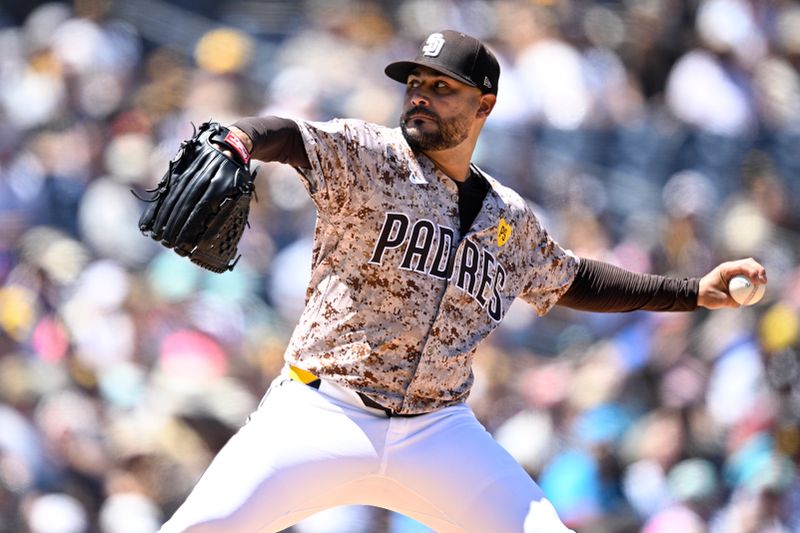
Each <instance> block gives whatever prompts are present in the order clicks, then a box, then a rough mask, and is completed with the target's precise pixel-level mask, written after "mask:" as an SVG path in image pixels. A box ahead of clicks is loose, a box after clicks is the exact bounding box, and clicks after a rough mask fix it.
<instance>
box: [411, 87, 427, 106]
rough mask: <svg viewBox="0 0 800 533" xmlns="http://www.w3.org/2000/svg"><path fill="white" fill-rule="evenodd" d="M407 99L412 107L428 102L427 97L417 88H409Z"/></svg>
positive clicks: (424, 104) (425, 104)
mask: <svg viewBox="0 0 800 533" xmlns="http://www.w3.org/2000/svg"><path fill="white" fill-rule="evenodd" d="M408 99H409V102H411V105H412V106H414V107H427V106H428V105H429V104H430V100H429V99H428V97H427V96H426V95H425V94H424V93H423V92H422V91H421V90H420V89H419V88H416V89H411V90H410V91H409V95H408Z"/></svg>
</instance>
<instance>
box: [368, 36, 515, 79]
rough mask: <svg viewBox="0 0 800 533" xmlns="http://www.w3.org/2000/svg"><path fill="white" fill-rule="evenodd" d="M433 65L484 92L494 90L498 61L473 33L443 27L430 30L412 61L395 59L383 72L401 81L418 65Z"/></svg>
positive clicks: (498, 68) (429, 66) (497, 75)
mask: <svg viewBox="0 0 800 533" xmlns="http://www.w3.org/2000/svg"><path fill="white" fill-rule="evenodd" d="M419 66H423V67H428V68H432V69H433V70H435V71H437V72H441V73H442V74H445V75H447V76H450V77H451V78H454V79H456V80H458V81H460V82H463V83H466V84H467V85H472V86H473V87H477V88H478V89H480V90H481V92H483V93H491V94H497V83H498V81H499V79H500V64H499V63H498V62H497V58H496V57H495V56H494V54H493V53H492V52H491V51H490V50H489V49H488V48H487V47H486V45H485V44H483V43H482V42H481V41H480V40H478V39H476V38H475V37H470V36H469V35H466V34H464V33H461V32H457V31H453V30H444V31H439V32H436V33H431V34H430V35H428V38H427V39H425V42H424V43H422V46H421V47H420V49H419V53H418V54H417V57H416V58H415V59H414V60H413V61H396V62H394V63H391V64H389V65H388V66H387V67H386V69H385V70H384V72H385V73H386V75H387V76H389V77H390V78H392V79H393V80H395V81H399V82H400V83H406V81H407V80H408V75H409V74H411V72H412V71H413V70H414V69H415V68H417V67H419Z"/></svg>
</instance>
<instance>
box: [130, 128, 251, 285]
mask: <svg viewBox="0 0 800 533" xmlns="http://www.w3.org/2000/svg"><path fill="white" fill-rule="evenodd" d="M220 146H221V147H223V149H224V148H228V149H229V150H230V152H231V153H232V154H234V155H233V157H228V155H226V154H224V153H223V152H222V151H221V148H220ZM237 155H238V158H236V156H237ZM254 178H255V172H252V173H251V172H250V154H249V153H248V152H247V150H246V149H245V147H244V145H243V144H242V142H241V140H239V138H238V137H236V136H235V135H234V134H233V133H232V132H231V131H230V130H229V129H228V128H225V127H224V126H222V125H220V124H219V123H216V122H205V123H203V124H201V125H200V127H199V128H196V129H195V131H194V134H193V135H192V137H191V138H190V139H187V140H185V141H183V142H182V143H181V146H180V149H179V150H178V153H177V154H176V155H175V157H174V158H173V159H172V161H170V163H169V168H168V169H167V172H166V173H165V174H164V177H163V178H161V181H160V182H159V183H158V185H157V186H156V188H154V189H149V190H148V191H147V192H148V193H150V194H151V197H150V198H141V197H139V198H140V199H141V200H144V201H146V202H149V203H150V205H149V206H147V208H146V209H145V211H144V213H142V216H141V218H140V219H139V229H140V230H141V231H142V233H144V234H145V235H148V234H149V235H150V236H151V237H152V238H153V239H155V240H157V241H160V242H161V244H163V245H164V246H166V247H167V248H172V249H174V250H175V252H176V253H178V254H179V255H182V256H188V257H189V259H190V260H191V261H192V262H193V263H195V264H197V265H199V266H201V267H203V268H205V269H208V270H210V271H212V272H218V273H219V272H225V271H226V270H233V267H234V266H236V263H237V262H238V261H239V257H240V256H237V253H236V250H237V245H238V244H239V240H240V239H241V238H242V233H243V232H244V227H245V225H247V215H248V213H249V212H250V198H251V197H252V196H253V195H254V194H255V188H254V186H253V179H254ZM134 194H135V193H134ZM137 197H138V195H137Z"/></svg>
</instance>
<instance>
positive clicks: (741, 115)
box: [0, 0, 800, 533]
mask: <svg viewBox="0 0 800 533" xmlns="http://www.w3.org/2000/svg"><path fill="white" fill-rule="evenodd" d="M443 28H455V29H460V30H462V31H465V32H468V33H471V34H473V35H476V36H479V37H482V38H484V39H486V40H487V42H489V43H490V44H491V46H492V47H493V49H494V50H495V51H496V52H497V54H498V56H499V57H500V60H501V63H502V69H503V73H502V76H501V80H500V94H499V103H498V106H497V108H496V110H495V112H494V113H493V115H492V117H491V118H490V120H489V121H488V123H487V126H486V129H485V133H484V136H483V138H482V141H481V143H480V144H479V146H478V150H477V153H476V162H477V163H478V164H479V165H481V166H482V167H483V168H484V169H486V170H487V171H488V172H490V173H492V174H493V175H494V176H496V177H497V178H498V179H500V180H501V181H503V182H505V183H507V184H509V185H511V186H513V187H515V188H517V189H518V190H519V191H520V192H521V193H522V194H523V195H524V196H525V197H526V198H528V199H529V200H530V201H531V203H532V204H534V205H535V207H536V209H537V212H538V213H539V214H540V215H541V217H542V219H543V220H544V223H545V225H546V227H547V228H548V229H549V230H550V232H551V233H552V234H553V235H554V236H555V237H556V239H557V240H558V241H559V242H560V243H562V245H564V246H565V247H567V248H571V249H572V250H574V251H575V252H576V253H578V254H580V255H583V256H587V257H593V258H600V259H604V260H606V261H610V262H613V263H616V264H619V265H621V266H624V267H627V268H630V269H634V270H639V271H650V272H656V273H673V274H678V275H686V276H697V275H702V274H703V273H705V272H706V271H707V270H708V269H709V268H711V267H712V266H714V265H715V264H716V263H718V262H720V261H724V260H730V259H737V258H742V257H747V256H753V257H756V258H757V259H758V260H759V261H761V262H762V263H763V264H764V265H765V266H766V267H767V269H768V273H769V277H770V284H769V288H768V290H767V296H766V297H765V300H764V301H763V302H762V303H761V304H760V305H758V306H755V307H751V308H745V309H739V310H725V311H716V312H713V313H709V312H704V311H698V312H696V313H688V314H686V313H676V314H655V313H644V312H641V313H628V314H613V315H612V314H610V315H601V314H590V313H578V312H574V311H570V310H566V309H561V308H556V309H555V310H554V311H552V312H551V313H550V314H549V315H548V316H546V317H544V318H536V317H535V315H534V313H533V311H532V310H530V309H527V308H525V307H524V306H519V307H518V306H517V305H516V304H515V306H514V307H513V308H512V310H511V312H510V314H509V316H508V318H507V320H506V321H505V323H504V324H503V325H502V326H501V327H500V329H499V330H498V331H497V332H496V333H495V334H494V335H493V336H492V337H491V338H490V340H489V342H488V343H487V344H485V345H484V346H483V347H482V349H481V351H480V354H479V356H478V358H477V362H476V368H475V372H476V375H477V383H476V388H475V390H474V392H473V394H472V396H471V398H470V402H471V404H472V405H473V407H474V409H475V411H476V413H477V414H478V415H479V417H480V419H481V420H482V421H483V422H484V423H485V425H486V427H487V429H489V430H490V431H491V432H492V433H493V434H494V435H495V436H496V438H497V439H498V440H499V441H500V442H501V443H502V444H503V446H505V447H506V448H507V449H508V450H509V451H511V453H512V454H513V455H514V456H515V457H517V459H518V460H519V461H520V462H521V463H522V464H523V465H524V466H525V467H526V468H527V469H528V470H529V471H530V473H531V474H532V475H533V476H534V477H535V478H536V479H537V480H538V481H539V482H540V484H541V485H542V487H543V489H544V490H545V492H546V493H547V494H548V495H549V497H550V499H551V500H552V501H553V503H554V505H555V506H556V508H557V509H558V511H559V513H560V514H561V516H562V517H563V519H564V520H565V521H566V522H567V523H568V524H569V525H571V526H572V527H574V528H576V529H577V530H578V531H582V532H583V531H586V532H595V533H599V532H609V533H610V532H633V531H644V532H645V533H662V532H667V531H669V532H674V531H680V532H681V533H700V532H709V533H745V532H747V533H767V532H769V533H778V532H781V533H782V532H797V531H800V476H798V464H800V429H798V428H799V427H800V425H799V424H798V422H799V421H800V359H798V357H799V356H798V346H799V344H798V343H799V342H800V341H799V338H800V335H799V332H800V269H798V268H797V255H798V252H799V251H800V234H799V233H798V232H800V210H799V209H798V208H800V142H798V141H800V71H799V70H798V68H799V67H800V5H798V4H797V3H796V2H793V1H786V0H774V1H765V0H687V1H680V0H606V1H603V2H589V1H586V0H535V1H533V0H532V1H523V0H519V1H511V0H497V1H489V0H441V1H437V2H427V1H421V0H405V1H384V2H379V1H360V0H324V1H323V0H318V1H308V0H307V1H300V0H296V1H295V0H283V1H270V2H266V1H265V2H256V1H245V0H240V1H232V2H210V1H205V0H198V1H190V0H173V1H165V0H127V1H125V0H117V1H113V2H111V1H103V0H74V2H50V3H42V2H26V1H24V0H23V1H22V2H10V3H9V2H2V3H0V50H2V54H0V121H2V128H0V532H3V533H5V532H20V531H31V532H35V533H78V532H84V531H91V532H103V533H147V532H152V531H155V530H156V529H157V527H158V525H159V523H160V521H161V520H163V519H164V518H165V517H167V516H168V515H169V514H170V513H171V512H172V511H173V510H174V509H175V507H176V506H177V505H178V504H179V503H180V502H181V501H182V499H183V498H184V497H185V495H186V493H187V491H188V490H189V489H190V488H191V486H192V485H193V483H194V481H195V480H196V479H197V477H198V476H199V475H200V473H201V472H202V471H203V469H204V467H205V466H206V465H207V463H208V461H209V460H210V458H211V457H212V456H213V455H214V453H215V452H216V451H217V450H218V449H219V447H220V446H221V445H222V444H223V443H224V442H225V440H226V439H227V438H228V437H229V436H230V435H231V434H232V433H233V432H234V431H236V429H237V428H238V427H239V426H240V425H241V424H242V423H243V421H244V420H245V418H246V417H247V414H248V413H249V412H250V411H251V410H252V409H253V408H254V407H255V405H256V404H257V402H258V399H259V397H260V396H261V394H263V392H264V391H265V388H266V385H267V384H268V383H269V381H270V380H271V379H272V377H274V376H275V375H276V373H277V371H278V369H279V367H280V366H281V362H282V361H281V357H282V351H283V347H284V345H285V342H286V341H287V339H288V336H289V334H290V332H291V328H292V326H293V323H294V320H295V319H296V318H297V316H298V314H299V311H300V308H301V306H302V302H303V296H304V290H305V283H306V280H307V278H308V270H309V262H310V242H309V238H310V234H311V230H312V228H313V224H314V211H313V208H312V205H311V204H310V202H309V201H308V199H307V197H306V194H305V191H304V189H303V188H302V186H300V185H299V181H298V180H297V179H296V178H295V176H294V173H293V171H292V170H291V169H289V168H284V167H281V166H279V165H275V164H264V165H262V168H261V169H260V173H259V177H258V179H257V185H258V189H259V201H258V203H255V204H254V205H253V210H252V213H251V218H250V224H251V227H250V229H249V230H248V231H247V232H246V233H245V237H244V240H243V243H242V249H241V251H242V254H243V257H242V260H241V261H240V263H239V265H238V266H237V268H236V270H235V271H233V272H229V273H226V274H224V275H215V274H210V273H206V272H204V271H202V270H200V269H199V268H197V267H195V266H193V265H191V264H190V263H189V262H188V261H186V260H185V259H182V258H179V257H178V256H177V255H175V254H174V253H172V252H170V251H167V250H165V249H163V248H162V247H160V246H159V245H158V244H157V243H155V242H153V241H151V240H149V239H146V238H144V237H142V236H141V234H140V233H139V232H138V230H137V219H138V216H139V213H140V211H141V209H142V208H143V204H142V203H141V202H139V201H138V200H136V198H134V196H133V195H131V194H130V190H131V189H134V190H137V191H140V192H141V191H142V190H144V189H145V188H147V187H151V186H153V185H154V184H155V183H156V182H157V181H158V179H159V178H160V176H161V174H162V173H163V170H164V169H165V168H166V162H167V160H168V159H169V158H170V157H171V156H172V154H173V153H174V152H175V150H176V149H177V146H178V144H179V142H180V141H181V140H182V139H183V138H185V137H186V136H188V135H189V134H190V132H191V125H190V122H191V121H194V122H195V123H199V122H202V121H203V120H206V119H207V118H208V117H213V118H214V119H216V120H219V121H221V122H223V123H227V122H230V121H233V120H235V119H236V118H239V117H241V116H245V115H253V114H279V115H282V116H290V117H301V118H308V119H317V120H325V119H329V118H332V117H334V116H346V117H356V118H363V119H366V120H371V121H374V122H378V123H382V124H386V125H395V124H396V123H397V116H398V115H399V105H400V99H401V94H402V88H401V87H400V86H399V85H398V84H396V83H394V82H392V81H391V80H389V79H388V78H386V77H385V76H384V75H383V67H384V66H385V64H387V63H388V62H389V61H390V60H393V59H396V58H398V57H406V56H413V54H414V53H415V47H416V45H417V43H418V42H419V41H420V40H421V39H422V38H424V36H425V35H426V34H427V33H428V32H430V31H433V30H437V29H443ZM453 445H454V446H457V445H458V443H456V442H454V443H453ZM293 531H297V532H320V533H322V532H325V533H329V532H348V533H353V532H364V533H380V532H384V531H385V532H393V533H405V532H417V531H419V532H422V531H426V530H425V529H424V528H423V527H421V526H420V525H418V524H415V523H413V522H411V521H409V520H407V519H404V518H403V517H401V516H399V515H395V514H393V513H388V512H381V511H377V510H374V509H370V508H361V507H352V508H344V509H339V510H335V511H331V512H328V513H324V514H323V515H320V516H319V517H317V518H312V519H309V520H307V521H306V522H304V523H302V524H300V525H298V526H296V527H295V528H293Z"/></svg>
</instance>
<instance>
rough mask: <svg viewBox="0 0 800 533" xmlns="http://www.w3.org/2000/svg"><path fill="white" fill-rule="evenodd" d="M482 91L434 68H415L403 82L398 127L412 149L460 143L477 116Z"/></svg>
mask: <svg viewBox="0 0 800 533" xmlns="http://www.w3.org/2000/svg"><path fill="white" fill-rule="evenodd" d="M480 98H481V92H480V90H479V89H476V88H475V87H470V86H469V85H467V84H465V83H461V82H460V81H457V80H454V79H453V78H450V77H448V76H445V75H444V74H440V73H438V72H436V71H435V70H432V69H429V68H425V67H420V68H417V69H415V70H414V71H413V72H412V73H411V74H410V75H409V76H408V81H407V82H406V94H405V99H404V101H403V113H402V115H401V116H400V128H401V130H402V131H403V135H404V136H405V138H406V141H408V144H409V145H410V146H411V148H413V149H414V150H418V151H422V152H429V151H437V150H446V149H448V148H453V147H455V146H457V145H459V144H461V143H462V142H463V141H464V140H465V139H466V138H467V137H468V136H469V134H470V131H471V129H472V126H473V124H474V122H475V120H476V112H477V110H478V107H479V103H480Z"/></svg>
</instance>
